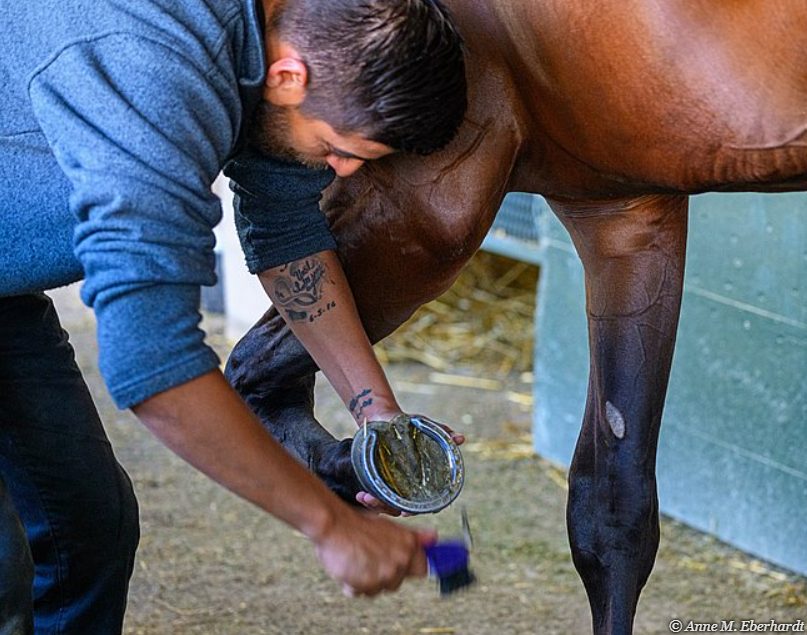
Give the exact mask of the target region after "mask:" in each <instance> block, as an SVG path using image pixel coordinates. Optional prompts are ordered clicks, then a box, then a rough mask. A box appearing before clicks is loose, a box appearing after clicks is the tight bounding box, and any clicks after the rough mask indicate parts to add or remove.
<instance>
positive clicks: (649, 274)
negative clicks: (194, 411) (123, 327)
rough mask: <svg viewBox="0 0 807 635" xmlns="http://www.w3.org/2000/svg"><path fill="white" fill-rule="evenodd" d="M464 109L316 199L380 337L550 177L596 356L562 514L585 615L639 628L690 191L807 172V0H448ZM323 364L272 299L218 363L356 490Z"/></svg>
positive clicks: (776, 187) (779, 182) (275, 429)
mask: <svg viewBox="0 0 807 635" xmlns="http://www.w3.org/2000/svg"><path fill="white" fill-rule="evenodd" d="M446 4H447V5H448V6H449V7H450V8H451V9H452V10H453V13H454V16H455V18H456V20H457V22H458V24H459V27H460V30H461V31H462V33H463V35H464V37H465V40H466V46H467V66H468V69H467V70H468V81H469V100H470V101H469V110H468V114H467V116H466V119H465V122H464V125H463V126H462V128H461V130H460V132H459V135H458V136H457V138H456V139H455V140H454V141H453V142H452V143H451V144H450V146H449V147H447V148H446V149H445V150H444V151H442V152H440V153H438V154H436V155H433V156H430V157H427V158H421V157H407V156H394V157H390V158H386V159H383V160H381V161H378V162H376V163H373V164H368V165H366V166H365V167H364V168H363V169H362V170H361V171H360V172H359V173H358V174H357V175H355V176H353V177H351V178H349V179H346V180H337V181H336V182H335V183H334V184H333V185H332V186H331V187H330V188H329V189H328V191H327V192H326V195H325V198H324V200H323V209H324V211H325V213H326V214H327V216H328V218H329V219H330V222H331V224H332V230H333V233H334V235H335V236H336V238H337V241H338V244H339V250H340V257H341V259H342V261H343V264H344V268H345V270H346V273H347V275H348V278H349V280H350V283H351V286H352V289H353V292H354V294H355V297H356V301H357V304H358V307H359V310H360V313H361V316H362V320H363V322H364V325H365V327H366V329H367V331H368V334H369V335H370V338H371V340H373V341H374V342H375V341H378V340H380V339H382V338H384V337H385V336H387V335H388V334H390V333H391V332H392V331H394V330H395V329H396V328H397V327H398V326H400V325H401V324H402V323H403V322H404V321H405V320H406V319H407V318H408V317H409V316H411V315H412V313H413V312H414V311H415V309H417V307H419V306H420V305H422V304H424V303H425V302H428V301H430V300H432V299H434V298H436V297H437V296H439V295H440V294H441V293H442V292H443V291H445V290H446V289H447V288H448V287H449V286H450V285H451V283H452V282H453V280H454V279H455V278H456V277H457V275H458V274H459V272H460V270H461V269H462V267H463V265H464V264H465V263H466V262H467V261H468V260H469V259H470V258H471V256H472V255H473V254H474V253H475V252H476V251H477V250H478V249H479V247H480V244H481V243H482V240H483V239H484V238H485V235H486V234H487V232H488V230H489V228H490V227H491V224H492V223H493V220H494V217H495V214H496V211H497V209H498V208H499V205H500V203H501V201H502V199H503V197H504V196H505V194H507V193H508V192H513V191H518V192H532V193H537V194H541V195H543V196H544V197H545V198H546V200H547V201H548V203H549V205H550V207H551V208H552V210H553V212H554V213H555V214H556V215H557V217H558V218H559V220H560V221H561V222H562V223H563V225H564V226H565V227H566V229H567V230H568V231H569V234H570V235H571V238H572V241H573V243H574V246H575V248H576V250H577V253H578V254H579V256H580V258H581V259H582V262H583V265H584V269H585V282H586V304H587V307H586V311H587V315H588V329H589V347H590V375H589V386H588V396H587V403H586V408H585V415H584V418H583V422H582V429H581V432H580V436H579V439H578V443H577V447H576V450H575V453H574V458H573V461H572V464H571V467H570V471H569V498H568V512H567V521H568V523H567V524H568V532H569V538H570V543H571V549H572V555H573V560H574V564H575V566H576V568H577V570H578V572H579V574H580V576H581V578H582V580H583V583H584V585H585V588H586V592H587V595H588V599H589V603H590V607H591V613H592V623H593V630H594V633H595V634H597V635H626V634H629V633H631V632H632V630H633V618H634V614H635V611H636V606H637V601H638V598H639V594H640V592H641V590H642V587H643V586H644V584H645V582H646V581H647V578H648V576H649V574H650V572H651V569H652V568H653V563H654V560H655V556H656V551H657V548H658V543H659V519H658V500H657V494H656V477H655V467H656V448H657V443H658V435H659V430H660V424H661V416H662V409H663V404H664V398H665V393H666V390H667V383H668V378H669V374H670V366H671V360H672V355H673V348H674V344H675V337H676V331H677V327H678V318H679V309H680V305H681V296H682V288H683V277H684V260H685V251H686V240H687V213H688V197H689V195H690V194H695V193H700V192H707V191H756V192H781V191H794V190H804V189H805V186H807V44H806V43H805V39H804V38H805V36H807V3H803V2H785V1H783V0H652V1H647V0H446ZM316 371H317V368H316V366H315V365H314V363H313V362H312V360H311V359H310V357H309V356H308V355H307V354H306V352H305V350H304V349H303V347H302V346H301V345H300V344H299V343H298V342H297V340H296V339H295V338H294V337H293V336H292V335H291V333H290V332H289V330H288V329H287V328H286V326H285V324H284V323H283V321H282V319H281V318H280V316H279V315H278V314H277V312H276V311H274V310H271V311H269V313H267V314H266V315H265V316H264V317H263V318H262V319H261V320H260V321H259V322H258V323H257V324H256V325H255V327H253V329H252V330H251V331H250V332H249V333H248V334H247V335H246V336H245V337H244V339H243V340H242V341H241V342H240V343H239V344H238V345H237V347H236V348H235V350H234V351H233V353H232V356H231V358H230V361H229V365H228V369H227V374H228V377H229V379H230V380H231V382H232V383H233V385H234V386H235V387H236V389H237V390H238V391H239V392H240V393H241V395H242V396H243V397H244V399H245V400H246V401H247V402H248V403H249V405H250V406H251V407H252V408H253V409H254V411H255V412H256V413H257V415H258V416H259V417H260V418H261V420H262V421H263V422H264V424H265V426H266V427H267V429H268V430H269V431H270V432H271V433H272V434H274V436H275V437H277V438H278V439H279V440H280V441H281V442H282V443H283V444H284V445H285V446H286V448H287V449H288V450H289V451H291V452H292V453H293V454H294V455H295V456H297V457H298V458H299V459H300V460H301V461H303V462H304V463H305V464H306V465H308V466H309V467H310V469H311V470H313V471H314V472H315V473H317V474H319V475H320V476H321V477H322V478H323V479H325V480H326V481H327V482H328V483H329V484H330V485H331V487H332V488H333V489H334V490H336V491H337V492H338V493H340V494H341V495H342V496H343V497H345V498H346V499H348V500H353V496H354V494H355V493H356V491H358V489H359V485H358V482H357V481H356V480H355V477H354V476H353V474H352V470H351V469H350V462H349V450H350V439H346V440H342V441H338V440H336V439H334V438H333V437H332V436H331V435H330V433H328V432H327V431H325V430H324V429H323V428H322V427H321V426H320V425H319V423H318V422H317V421H316V420H315V419H314V416H313V392H312V391H313V384H314V374H315V372H316Z"/></svg>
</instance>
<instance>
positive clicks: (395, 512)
mask: <svg viewBox="0 0 807 635" xmlns="http://www.w3.org/2000/svg"><path fill="white" fill-rule="evenodd" d="M356 500H357V501H358V502H359V503H361V504H362V505H364V506H365V507H366V508H367V509H368V510H370V511H372V512H375V513H377V514H387V515H389V516H400V515H401V510H399V509H395V508H394V507H390V506H389V505H387V504H385V503H382V502H381V501H380V500H378V499H377V498H376V497H375V496H373V495H372V494H368V493H367V492H359V493H358V494H356Z"/></svg>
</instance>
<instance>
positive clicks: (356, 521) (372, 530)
mask: <svg viewBox="0 0 807 635" xmlns="http://www.w3.org/2000/svg"><path fill="white" fill-rule="evenodd" d="M436 540H437V532H436V531H434V530H418V531H412V530H409V529H407V528H405V527H402V526H401V525H397V524H395V523H393V522H391V521H389V520H386V519H384V518H381V517H378V516H373V515H370V514H367V513H362V512H356V511H354V510H350V513H349V514H345V515H344V517H340V518H339V520H338V522H337V523H335V524H334V526H333V528H332V529H331V530H329V531H328V532H326V533H325V534H324V535H323V536H322V537H320V538H319V539H318V540H316V541H315V542H316V546H317V555H318V556H319V559H320V561H321V562H322V565H323V567H324V568H325V571H327V573H328V575H330V576H331V577H333V578H336V579H337V580H340V581H341V582H342V591H343V592H344V593H345V595H348V596H355V595H366V596H373V595H376V594H378V593H380V592H382V591H395V590H396V589H397V588H398V587H399V586H401V583H402V582H403V580H404V578H407V577H423V576H425V575H426V573H427V571H428V566H427V563H426V555H425V552H424V550H423V549H424V547H426V546H428V545H431V544H433V543H434V542H435V541H436Z"/></svg>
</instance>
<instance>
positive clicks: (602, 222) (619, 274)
mask: <svg viewBox="0 0 807 635" xmlns="http://www.w3.org/2000/svg"><path fill="white" fill-rule="evenodd" d="M686 205H687V202H686V199H682V198H679V197H650V198H646V199H639V200H630V201H622V202H618V203H615V202H609V203H607V204H606V205H603V206H602V208H601V209H600V208H599V207H597V208H596V209H593V210H592V208H591V207H587V208H586V210H585V212H583V211H582V210H578V209H575V208H573V207H568V206H563V205H553V208H554V209H555V210H556V211H557V212H558V214H559V216H560V218H561V220H562V221H563V222H564V224H565V225H566V227H567V228H568V229H569V231H570V233H571V235H572V238H573V240H574V243H575V246H576V248H577V250H578V253H579V254H580V256H581V258H582V260H583V263H584V266H585V271H586V292H587V312H588V323H589V345H590V354H591V368H590V376H589V389H588V400H587V405H586V412H585V416H584V420H583V426H582V430H581V433H580V437H579V439H578V443H577V448H576V450H575V455H574V460H573V462H572V465H571V469H570V473H569V501H568V507H567V522H568V530H569V538H570V542H571V545H572V555H573V559H574V563H575V566H576V567H577V570H578V572H579V573H580V576H581V578H582V579H583V583H584V584H585V587H586V592H587V593H588V597H589V603H590V605H591V612H592V619H593V626H594V632H595V633H596V634H597V635H628V634H630V633H632V632H633V618H634V614H635V611H636V605H637V602H638V599H639V594H640V593H641V590H642V588H643V587H644V584H645V582H646V581H647V578H648V576H649V575H650V572H651V570H652V568H653V563H654V560H655V556H656V550H657V548H658V542H659V524H658V500H657V495H656V477H655V467H656V447H657V444H658V433H659V427H660V424H661V414H662V408H663V405H664V397H665V394H666V390H667V381H668V379H669V373H670V366H671V363H672V354H673V347H674V344H675V334H676V331H677V326H678V314H679V309H680V303H681V293H682V286H683V273H684V272H683V269H684V257H685V247H686V222H687V214H686Z"/></svg>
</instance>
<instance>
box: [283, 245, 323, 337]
mask: <svg viewBox="0 0 807 635" xmlns="http://www.w3.org/2000/svg"><path fill="white" fill-rule="evenodd" d="M327 274H328V267H327V265H326V264H325V263H324V262H322V260H321V259H320V258H319V256H317V255H313V256H308V257H307V258H302V259H300V260H295V261H294V262H290V263H288V264H285V265H283V266H282V267H280V270H279V273H278V277H277V279H276V280H275V283H274V287H275V288H274V291H275V302H276V303H277V304H279V305H280V306H281V307H283V308H284V309H285V311H286V315H288V317H289V319H290V320H291V321H293V322H298V321H300V320H306V319H307V320H308V321H309V322H313V321H314V320H315V319H316V318H318V317H320V316H321V315H323V314H324V313H325V312H326V311H329V310H330V309H332V308H333V307H335V306H336V303H335V302H328V304H326V305H325V306H324V307H319V308H317V304H318V303H319V302H320V300H322V297H323V295H324V293H325V283H326V282H327V281H328V278H327Z"/></svg>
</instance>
